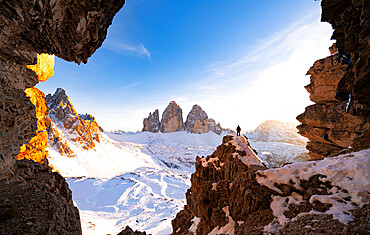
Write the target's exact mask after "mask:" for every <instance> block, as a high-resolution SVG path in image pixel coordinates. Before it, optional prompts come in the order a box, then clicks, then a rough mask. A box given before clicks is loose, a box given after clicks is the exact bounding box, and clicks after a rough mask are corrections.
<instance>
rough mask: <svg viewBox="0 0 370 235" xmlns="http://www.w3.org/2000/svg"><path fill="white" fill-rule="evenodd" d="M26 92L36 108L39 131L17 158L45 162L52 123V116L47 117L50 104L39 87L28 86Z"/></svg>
mask: <svg viewBox="0 0 370 235" xmlns="http://www.w3.org/2000/svg"><path fill="white" fill-rule="evenodd" d="M25 92H26V94H27V96H28V97H30V100H31V102H32V104H34V105H35V108H36V117H37V132H36V135H35V136H34V137H32V139H31V140H30V142H29V143H28V144H24V145H23V146H22V147H21V149H20V150H19V153H18V155H17V159H18V160H20V159H24V158H25V159H30V160H33V161H35V162H39V163H43V162H44V160H45V159H46V158H47V156H48V153H47V151H46V150H45V149H46V148H47V147H48V133H47V131H46V129H47V127H48V126H49V125H50V118H49V117H47V114H48V106H47V104H46V102H45V95H44V93H43V92H42V91H40V90H39V89H37V88H34V87H32V88H27V89H26V91H25Z"/></svg>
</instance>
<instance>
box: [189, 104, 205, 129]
mask: <svg viewBox="0 0 370 235" xmlns="http://www.w3.org/2000/svg"><path fill="white" fill-rule="evenodd" d="M185 128H186V130H188V131H189V132H191V133H196V134H201V133H207V132H208V131H209V127H208V115H207V113H206V112H205V111H204V110H203V109H202V108H201V107H200V106H199V105H197V104H195V105H193V107H192V109H191V110H190V112H189V114H188V116H187V118H186V122H185Z"/></svg>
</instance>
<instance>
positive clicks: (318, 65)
mask: <svg viewBox="0 0 370 235" xmlns="http://www.w3.org/2000/svg"><path fill="white" fill-rule="evenodd" d="M365 4H366V3H365V1H344V0H343V1H333V0H323V1H322V2H321V5H322V18H321V20H322V21H327V22H329V23H330V24H331V25H332V27H333V29H334V33H333V36H332V38H333V39H336V46H333V47H331V48H330V51H331V53H332V55H331V56H329V57H327V58H324V59H321V60H318V61H316V62H315V63H314V65H313V66H312V67H311V68H310V70H309V71H308V72H307V74H308V75H311V83H310V84H309V85H308V86H306V89H307V90H308V92H309V93H310V99H311V100H312V101H313V102H315V103H316V104H314V105H310V106H308V107H307V108H306V110H305V112H304V113H303V114H301V115H299V116H298V117H297V119H298V120H299V121H300V122H301V123H302V125H300V126H298V129H299V133H300V134H302V135H303V136H305V137H307V138H308V139H309V142H308V144H307V149H308V150H309V155H310V157H311V159H320V158H323V157H327V156H335V155H338V154H340V153H344V152H350V151H359V150H362V149H368V148H370V122H369V121H370V81H369V80H370V65H369V61H370V59H369V55H370V39H369V30H370V23H369V18H370V9H369V7H368V4H367V5H365ZM336 47H337V48H338V53H335V52H336ZM333 53H334V54H333Z"/></svg>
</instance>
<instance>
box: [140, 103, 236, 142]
mask: <svg viewBox="0 0 370 235" xmlns="http://www.w3.org/2000/svg"><path fill="white" fill-rule="evenodd" d="M182 120H183V119H182V110H181V108H180V106H178V105H177V104H176V102H175V101H172V102H171V103H170V104H169V105H168V106H167V108H166V110H165V111H164V112H163V115H162V121H161V122H160V121H159V113H158V109H156V110H155V112H154V113H153V114H152V113H149V116H148V117H147V118H144V121H143V129H142V131H149V132H158V131H160V132H163V133H168V132H175V131H184V130H186V131H188V132H190V133H195V134H202V133H207V132H209V131H212V132H214V133H216V134H218V135H220V134H221V132H222V131H226V132H227V133H229V134H232V133H235V132H234V131H232V130H230V129H224V128H222V127H221V124H220V123H216V122H215V120H214V119H212V118H208V115H207V113H206V112H205V111H204V110H203V109H202V108H201V107H200V106H199V105H197V104H195V105H193V107H192V109H191V110H190V112H189V114H188V116H187V118H186V122H185V123H183V122H182Z"/></svg>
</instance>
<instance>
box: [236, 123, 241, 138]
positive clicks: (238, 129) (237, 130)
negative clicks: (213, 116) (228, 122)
mask: <svg viewBox="0 0 370 235" xmlns="http://www.w3.org/2000/svg"><path fill="white" fill-rule="evenodd" d="M241 130H242V129H241V128H240V126H239V125H238V127H237V128H236V135H237V136H239V135H240V131H241Z"/></svg>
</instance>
